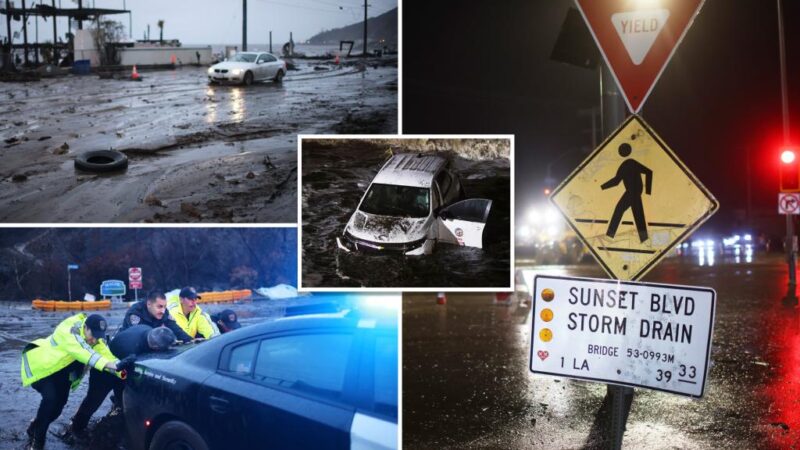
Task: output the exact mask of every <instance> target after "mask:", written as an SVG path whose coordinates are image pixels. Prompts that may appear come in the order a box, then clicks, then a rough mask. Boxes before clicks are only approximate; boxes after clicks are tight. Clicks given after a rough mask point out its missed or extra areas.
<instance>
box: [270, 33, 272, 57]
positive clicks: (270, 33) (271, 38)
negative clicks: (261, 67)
mask: <svg viewBox="0 0 800 450" xmlns="http://www.w3.org/2000/svg"><path fill="white" fill-rule="evenodd" d="M269 52H270V53H272V30H269Z"/></svg>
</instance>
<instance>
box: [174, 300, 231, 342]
mask: <svg viewBox="0 0 800 450" xmlns="http://www.w3.org/2000/svg"><path fill="white" fill-rule="evenodd" d="M167 309H168V310H169V315H170V316H172V318H173V319H175V323H177V324H178V326H179V327H181V329H182V330H183V331H185V332H186V334H188V335H189V336H191V337H192V338H196V337H197V334H198V333H199V334H200V335H201V336H203V337H204V338H206V339H210V338H212V337H214V336H217V335H219V330H218V329H217V327H216V325H214V322H213V321H212V320H211V317H210V316H209V315H208V314H207V313H205V312H203V309H202V308H200V307H199V306H195V308H194V311H192V312H191V314H189V317H186V315H184V314H183V309H181V299H180V297H179V296H178V294H167Z"/></svg>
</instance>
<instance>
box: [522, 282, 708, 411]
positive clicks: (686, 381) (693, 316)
mask: <svg viewBox="0 0 800 450" xmlns="http://www.w3.org/2000/svg"><path fill="white" fill-rule="evenodd" d="M533 286H534V291H533V298H534V304H533V320H532V327H533V329H532V333H531V355H530V370H531V371H532V372H534V373H539V374H544V375H555V376H563V377H569V378H575V379H580V380H589V381H600V382H604V383H612V384H620V385H624V386H631V387H644V388H649V389H655V390H659V391H664V392H670V393H673V394H679V395H687V396H691V397H702V396H703V393H704V391H705V384H706V376H707V374H708V361H709V356H710V351H711V336H712V334H713V329H714V311H715V301H716V293H715V292H714V290H713V289H709V288H698V287H691V286H676V285H668V284H655V283H633V282H625V281H617V280H597V279H591V278H574V277H559V276H547V275H537V276H536V278H535V279H534V283H533Z"/></svg>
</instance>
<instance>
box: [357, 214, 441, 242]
mask: <svg viewBox="0 0 800 450" xmlns="http://www.w3.org/2000/svg"><path fill="white" fill-rule="evenodd" d="M431 223H432V220H431V218H430V217H422V218H410V217H392V216H378V215H374V214H367V213H365V212H363V211H356V212H355V213H353V216H352V217H350V221H349V222H348V223H347V227H345V231H346V232H349V233H350V234H351V235H352V236H353V237H355V238H358V239H364V240H366V241H371V242H382V243H387V244H390V243H405V242H411V241H416V240H419V239H423V238H425V236H426V235H427V234H428V229H429V228H430V225H431Z"/></svg>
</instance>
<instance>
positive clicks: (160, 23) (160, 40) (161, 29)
mask: <svg viewBox="0 0 800 450" xmlns="http://www.w3.org/2000/svg"><path fill="white" fill-rule="evenodd" d="M158 43H159V44H163V43H164V20H163V19H162V20H159V21H158Z"/></svg>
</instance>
